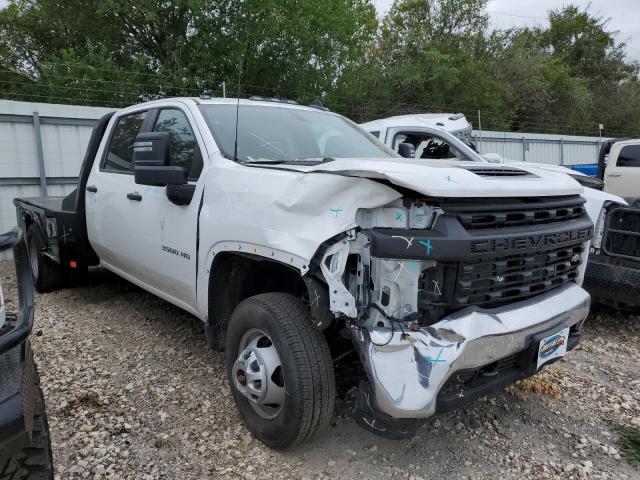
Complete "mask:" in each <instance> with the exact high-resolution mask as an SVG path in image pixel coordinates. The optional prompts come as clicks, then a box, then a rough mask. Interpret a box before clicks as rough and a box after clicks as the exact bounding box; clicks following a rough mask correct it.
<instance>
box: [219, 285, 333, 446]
mask: <svg viewBox="0 0 640 480" xmlns="http://www.w3.org/2000/svg"><path fill="white" fill-rule="evenodd" d="M251 329H259V330H261V331H262V332H264V333H265V334H266V335H267V336H268V337H269V338H270V339H271V340H272V342H273V345H274V346H275V347H276V350H277V352H278V355H279V357H280V360H281V362H282V372H283V377H284V385H285V389H286V390H285V392H286V394H285V398H284V402H283V404H282V406H281V408H280V410H279V412H278V413H277V415H276V416H275V418H273V419H270V420H268V419H265V418H263V417H261V416H260V415H258V414H257V413H256V412H255V411H254V409H253V408H252V406H251V405H250V404H249V400H248V399H247V398H245V397H244V395H243V394H242V393H241V392H240V391H239V390H238V388H237V387H236V385H235V379H234V377H233V365H234V362H235V361H236V359H237V357H238V355H239V354H240V352H239V347H240V342H241V339H242V337H243V335H244V334H245V333H246V332H248V331H250V330H251ZM226 362H227V376H228V379H229V385H230V387H231V392H232V394H233V398H234V400H235V402H236V406H237V407H238V410H239V411H240V416H241V417H242V419H243V421H244V423H245V424H246V426H247V428H249V430H250V431H251V432H252V433H253V434H254V435H255V436H256V437H257V438H258V439H259V440H260V441H262V442H263V443H265V444H266V445H268V446H269V447H272V448H275V449H287V448H291V447H294V446H296V445H299V444H301V443H304V442H306V441H308V440H310V439H311V438H312V437H313V436H314V435H316V434H317V433H319V432H321V431H322V430H324V429H325V428H326V427H327V426H328V425H329V423H330V422H331V419H332V416H333V408H334V405H335V378H334V372H333V362H332V359H331V353H330V351H329V346H328V345H327V341H326V340H325V338H324V336H323V334H322V332H321V331H319V330H318V329H317V328H316V327H315V326H314V325H313V323H312V320H311V318H310V316H309V312H308V308H307V307H306V306H305V305H304V304H303V303H302V301H300V300H299V299H297V298H296V297H294V296H293V295H289V294H286V293H265V294H261V295H256V296H254V297H251V298H248V299H246V300H244V301H243V302H241V303H240V304H239V305H238V306H237V307H236V309H235V310H234V312H233V315H232V316H231V319H230V320H229V325H228V328H227V341H226Z"/></svg>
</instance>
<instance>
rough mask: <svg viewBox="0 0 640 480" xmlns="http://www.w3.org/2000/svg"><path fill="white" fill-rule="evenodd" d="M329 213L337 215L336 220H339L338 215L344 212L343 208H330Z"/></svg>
mask: <svg viewBox="0 0 640 480" xmlns="http://www.w3.org/2000/svg"><path fill="white" fill-rule="evenodd" d="M329 211H330V212H333V213H335V214H336V216H335V218H338V214H339V213H340V212H341V211H342V209H341V208H330V209H329Z"/></svg>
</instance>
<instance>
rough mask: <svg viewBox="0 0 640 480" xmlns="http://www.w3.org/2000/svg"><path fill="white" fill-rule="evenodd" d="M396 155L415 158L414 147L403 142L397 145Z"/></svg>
mask: <svg viewBox="0 0 640 480" xmlns="http://www.w3.org/2000/svg"><path fill="white" fill-rule="evenodd" d="M398 153H399V154H400V156H402V157H404V158H415V157H416V147H414V146H413V144H411V143H408V142H403V143H401V144H400V145H398Z"/></svg>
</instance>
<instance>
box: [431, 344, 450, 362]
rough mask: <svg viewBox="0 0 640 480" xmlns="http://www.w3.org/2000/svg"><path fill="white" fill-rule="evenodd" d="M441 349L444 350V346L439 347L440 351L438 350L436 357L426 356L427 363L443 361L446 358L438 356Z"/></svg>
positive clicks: (440, 353)
mask: <svg viewBox="0 0 640 480" xmlns="http://www.w3.org/2000/svg"><path fill="white" fill-rule="evenodd" d="M443 351H444V348H441V349H440V351H439V352H438V356H437V357H436V358H432V357H427V361H428V362H429V363H445V362H446V360H445V359H444V358H440V356H441V355H442V352H443Z"/></svg>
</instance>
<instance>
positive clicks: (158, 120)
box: [128, 104, 204, 306]
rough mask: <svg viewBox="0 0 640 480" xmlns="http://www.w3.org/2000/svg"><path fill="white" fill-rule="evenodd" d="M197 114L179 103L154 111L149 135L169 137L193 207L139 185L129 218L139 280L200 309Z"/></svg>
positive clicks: (201, 184)
mask: <svg viewBox="0 0 640 480" xmlns="http://www.w3.org/2000/svg"><path fill="white" fill-rule="evenodd" d="M194 125H195V122H194V119H193V116H192V113H191V112H190V111H189V110H188V109H187V108H184V107H183V106H180V105H179V104H175V105H167V106H163V107H161V108H158V109H154V110H153V111H151V112H150V122H149V124H148V128H149V131H154V132H167V133H169V137H170V143H169V155H170V165H172V166H180V167H184V168H185V169H186V170H187V172H189V183H190V184H192V185H195V192H194V195H193V198H192V199H191V202H190V203H189V204H188V205H176V204H174V203H172V202H171V201H170V200H169V199H168V198H167V194H166V187H153V186H148V185H135V186H134V187H133V188H134V191H135V193H136V194H137V195H138V196H137V197H136V199H135V200H133V201H131V202H130V208H129V211H128V219H129V222H130V232H131V234H132V237H133V238H132V245H133V247H132V248H133V249H134V250H135V256H136V258H137V261H136V272H135V275H136V277H137V278H139V279H140V280H142V281H143V282H144V283H146V284H147V285H150V286H151V287H153V288H155V289H157V290H159V291H160V292H162V293H164V294H165V295H167V296H170V297H172V298H173V299H174V300H177V301H179V302H182V303H185V304H187V305H190V306H194V305H195V279H196V246H197V233H198V211H199V206H200V199H201V197H202V189H203V188H204V179H203V180H202V181H200V182H199V181H198V179H199V177H200V174H201V172H202V169H203V155H202V152H203V151H204V150H203V148H204V143H203V141H202V139H201V137H200V136H199V132H198V131H197V129H196V128H194Z"/></svg>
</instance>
